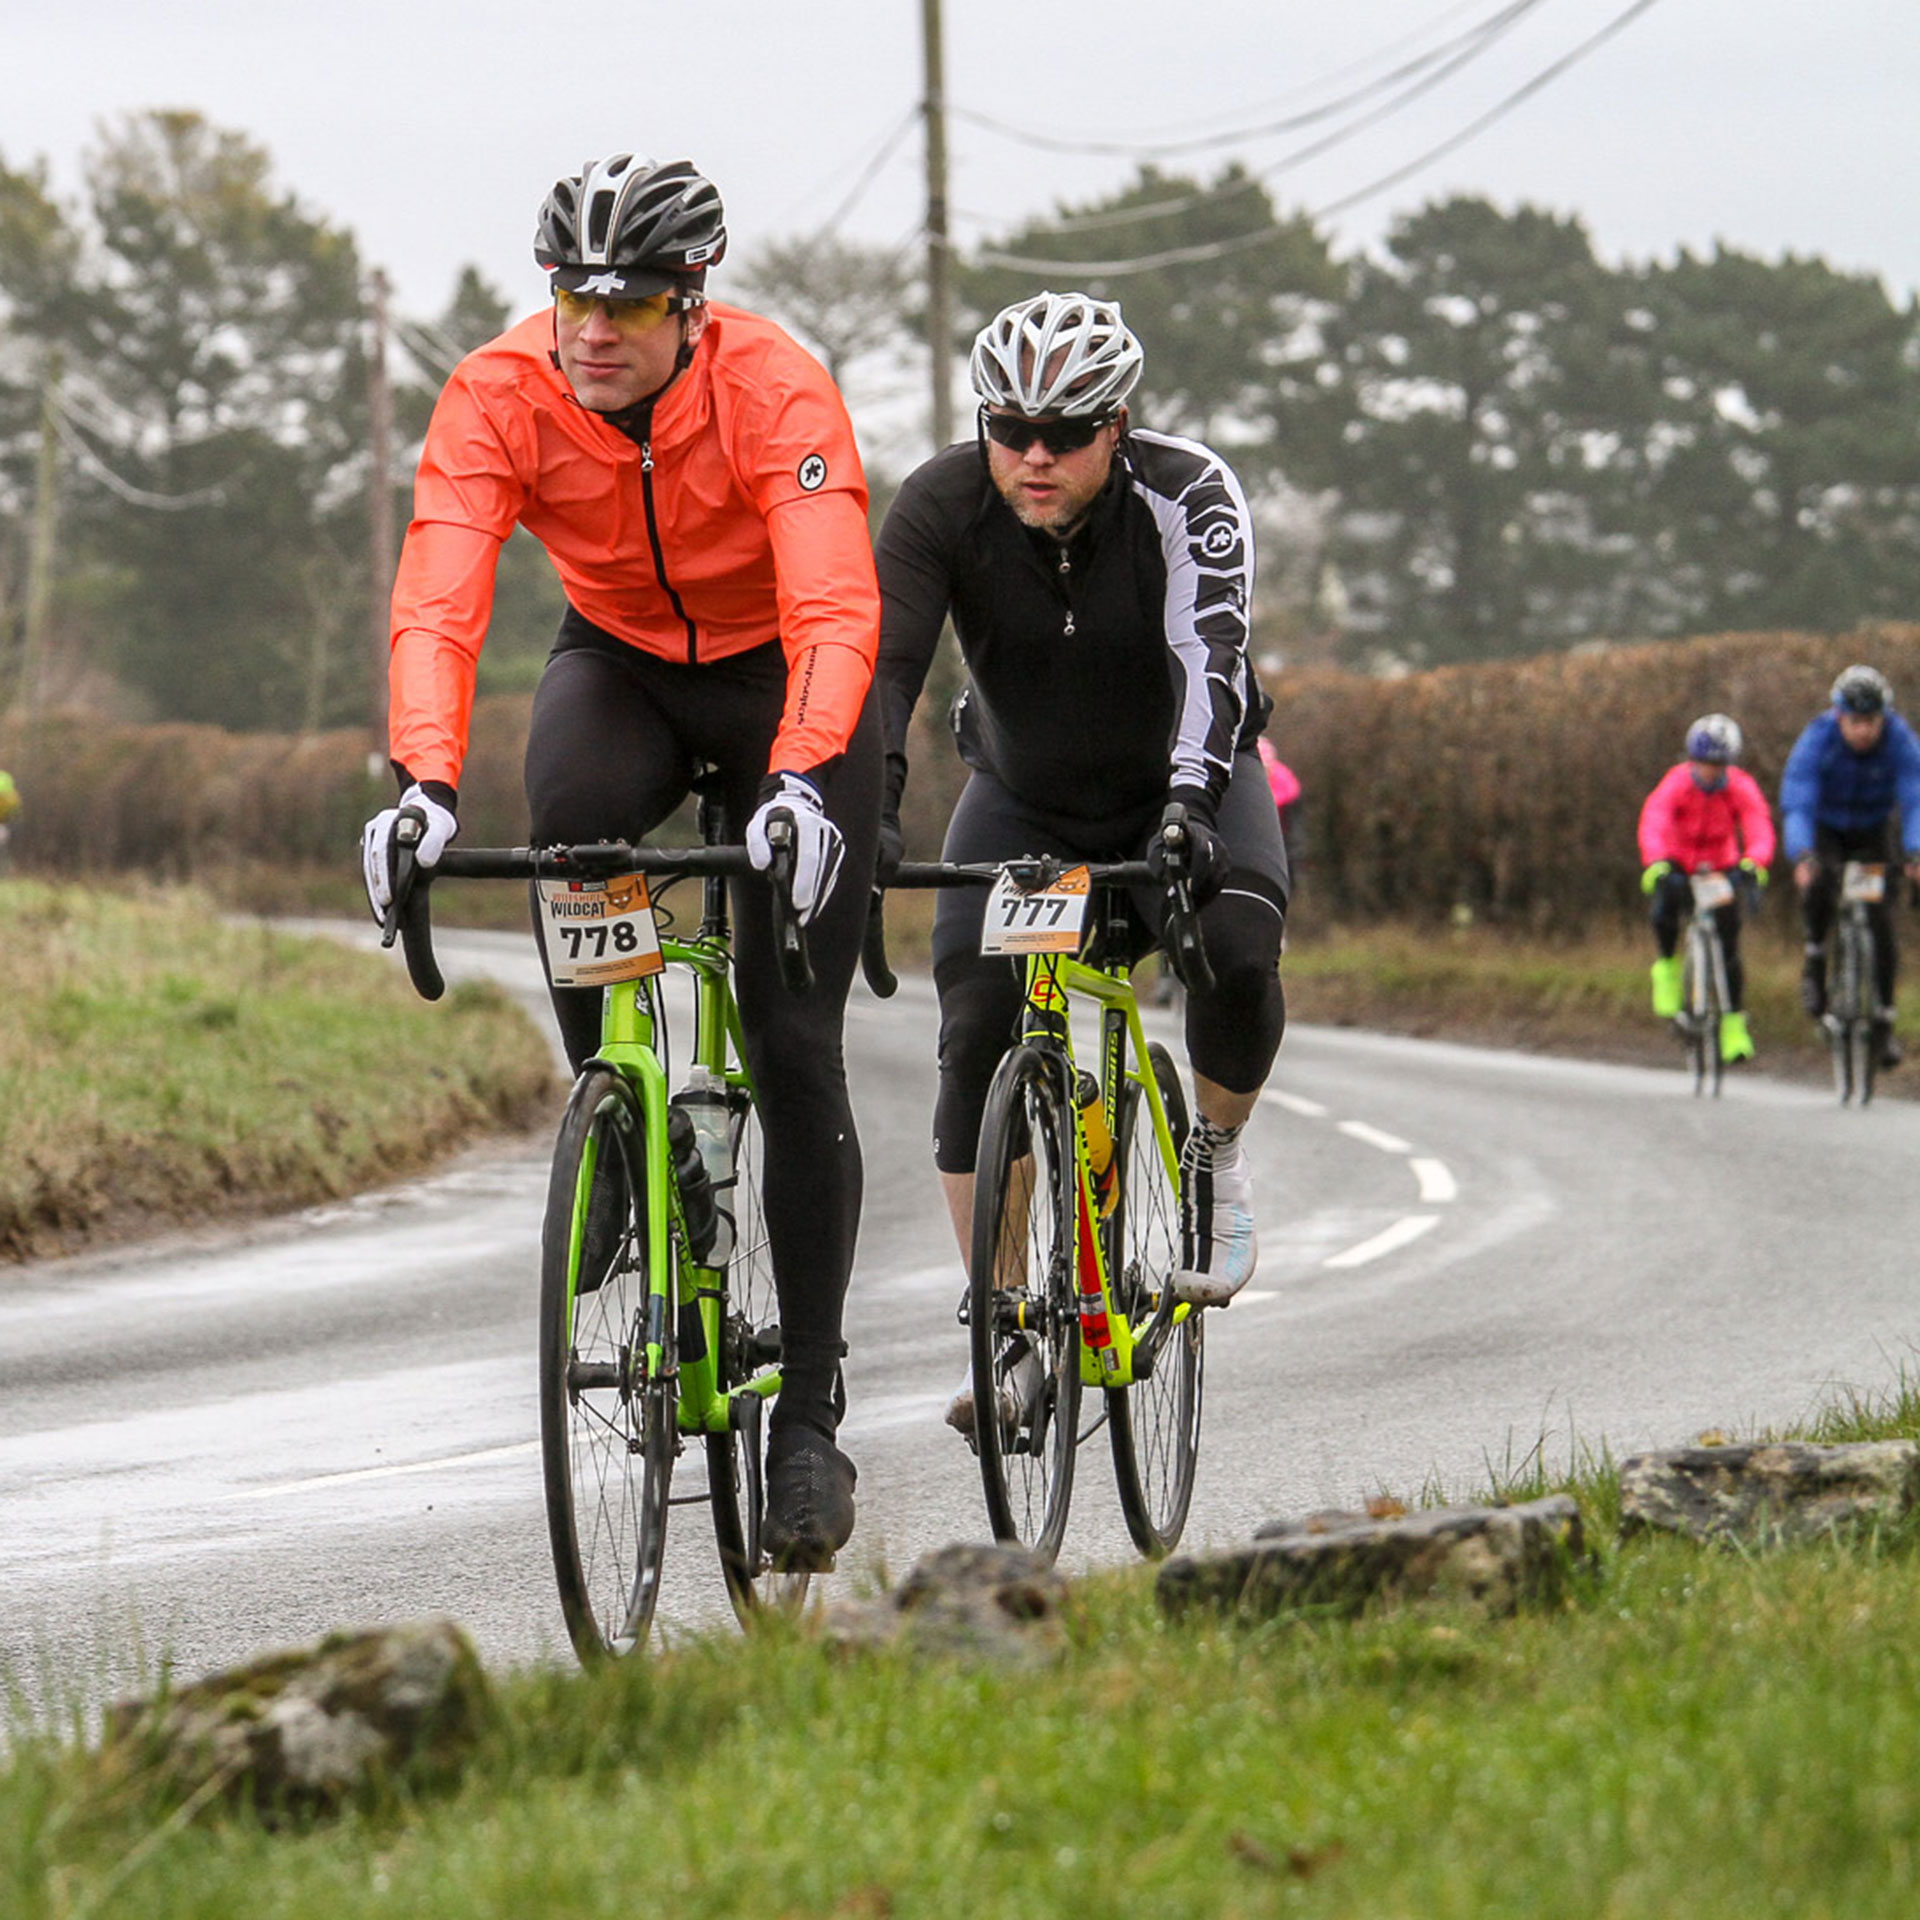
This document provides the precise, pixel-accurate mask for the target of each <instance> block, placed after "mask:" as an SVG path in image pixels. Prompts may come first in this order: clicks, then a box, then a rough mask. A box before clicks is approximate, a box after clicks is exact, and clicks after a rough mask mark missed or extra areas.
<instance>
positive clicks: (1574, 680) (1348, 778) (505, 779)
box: [0, 626, 1920, 935]
mask: <svg viewBox="0 0 1920 1920" xmlns="http://www.w3.org/2000/svg"><path fill="white" fill-rule="evenodd" d="M1862 659H1863V660H1870V661H1872V662H1873V663H1874V664H1876V665H1878V666H1879V667H1881V668H1882V669H1883V670H1884V671H1885V672H1886V673H1887V674H1888V675H1889V676H1890V677H1891V679H1892V681H1893V683H1894V690H1895V694H1896V696H1898V695H1899V694H1900V693H1902V692H1906V693H1908V694H1909V695H1910V696H1911V698H1912V700H1913V703H1914V705H1915V706H1916V708H1920V626H1884V627H1876V628H1872V629H1869V630H1867V631H1864V632H1860V633H1853V634H1846V635H1841V636H1837V637H1835V636H1823V635H1817V634H1804V633H1758V634H1725V635H1717V636H1712V637H1709V638H1705V639H1698V640H1689V641H1663V642H1658V643H1654V644H1651V645H1645V646H1630V647H1629V646H1616V647H1605V648H1597V647H1593V648H1585V649H1582V650H1580V651H1577V652H1574V653H1566V654H1548V655H1543V656H1540V657H1538V658H1535V659H1531V660H1522V661H1512V662H1499V663H1494V664H1486V665H1479V666H1463V667H1447V668H1441V669H1439V670H1437V671H1434V672H1430V673H1421V674H1411V675H1408V676H1407V677H1405V678H1404V679H1399V680H1377V679H1368V678H1362V677H1359V676H1356V675H1352V674H1342V673H1334V672H1311V673H1301V674H1288V675H1283V676H1282V677H1281V678H1280V679H1279V680H1278V681H1276V682H1275V683H1274V685H1273V688H1272V691H1273V693H1274V695H1275V702H1276V710H1275V714H1274V719H1273V724H1272V728H1271V733H1272V737H1273V739H1274V741H1275V743H1276V745H1278V747H1279V748H1280V751H1281V753H1282V754H1283V755H1284V757H1285V758H1286V759H1287V760H1288V762H1289V763H1290V764H1291V765H1292V766H1293V768H1294V770H1295V771H1296V772H1297V773H1298V774H1299V775H1300V779H1301V783H1302V787H1303V790H1304V792H1303V814H1304V824H1305V828H1306V833H1307V840H1308V846H1309V850H1310V851H1309V864H1308V867H1307V871H1306V874H1305V877H1304V884H1303V889H1302V907H1303V909H1307V908H1308V907H1309V903H1310V909H1311V912H1312V914H1313V916H1314V917H1315V918H1316V919H1320V920H1325V919H1328V918H1351V919H1359V920H1366V919H1376V918H1386V917H1400V918H1411V919H1415V920H1432V921H1438V920H1443V919H1446V918H1448V917H1449V916H1452V915H1454V914H1456V912H1457V911H1458V910H1460V909H1465V910H1467V911H1468V912H1470V913H1471V914H1473V915H1474V916H1475V917H1476V918H1478V919H1485V920H1491V921H1494V922H1496V923H1507V924H1513V925H1517V926H1521V927H1524V928H1525V929H1526V930H1528V931H1530V932H1533V933H1538V934H1548V935H1575V934H1578V933H1580V932H1582V931H1583V930H1584V929H1585V928H1586V927H1587V926H1588V925H1589V924H1591V923H1592V922H1594V921H1595V920H1597V919H1604V920H1616V919H1618V918H1619V917H1621V916H1622V915H1623V914H1626V913H1629V912H1631V913H1637V912H1638V911H1639V910H1640V898H1639V894H1638V891H1637V884H1636V883H1637V876H1638V873H1639V857H1638V853H1637V850H1636V848H1635V844H1634V825H1635V822H1636V820H1637V819H1638V817H1639V811H1640V804H1641V802H1642V800H1644V799H1645V797H1646V794H1647V790H1648V789H1649V788H1650V787H1651V786H1652V785H1653V783H1654V781H1655V780H1657V779H1658V778H1659V777H1660V775H1661V773H1663V772H1664V771H1665V770H1666V768H1668V767H1670V766H1671V765H1672V764H1673V763H1674V761H1675V760H1676V759H1677V758H1678V757H1679V755H1680V743H1681V736H1682V733H1683V731H1684V729H1685V727H1686V724H1687V722H1688V721H1689V720H1691V719H1692V718H1693V717H1694V716H1695V715H1696V714H1699V713H1704V712H1709V711H1713V710H1720V711H1724V712H1727V713H1731V714H1732V715H1733V716H1734V717H1735V718H1736V719H1737V720H1738V721H1739V722H1740V724H1741V726H1742V727H1743V728H1744V729H1745V731H1746V736H1747V751H1746V759H1745V764H1746V766H1747V768H1748V770H1749V771H1750V772H1752V773H1753V775H1754V776H1755V778H1756V779H1758V780H1759V782H1760V784H1761V786H1762V787H1763V788H1764V789H1765V790H1766V792H1767V794H1768V796H1769V797H1770V798H1772V797H1774V796H1775V795H1776V794H1777V793H1778V790H1779V782H1780V769H1781V766H1782V764H1783V763H1784V761H1785V759H1786V755H1787V752H1788V750H1789V748H1791V746H1792V744H1793V742H1794V739H1795V738H1796V737H1797V735H1798V734H1799V732H1800V729H1801V728H1802V727H1803V726H1804V725H1805V724H1806V722H1807V720H1808V719H1809V718H1810V717H1811V716H1812V715H1813V714H1814V713H1815V712H1816V711H1817V710H1818V709H1819V707H1820V706H1821V705H1822V704H1823V703H1824V701H1825V698H1826V690H1827V688H1828V686H1829V685H1830V684H1831V682H1832V680H1833V677H1834V675H1835V674H1836V673H1838V672H1839V670H1840V669H1841V668H1842V667H1844V666H1846V665H1847V664H1848V663H1849V662H1850V661H1853V660H1862ZM530 707H531V701H530V698H529V697H528V696H526V695H501V696H496V697H493V698H490V699H485V700H481V701H480V702H478V703H477V705H476V707H475V709H474V721H473V739H472V749H471V752H470V755H469V758H468V762H467V768H466V772H465V775H464V778H463V780H462V783H461V804H460V814H461V824H462V832H463V837H465V838H466V839H468V840H469V841H470V842H472V843H474V844H476V845H477V844H513V843H516V842H518V841H520V840H522V839H524V838H525V835H526V830H527V821H526V805H525V800H524V797H523V795H522V792H521V785H520V763H521V755H522V751H523V746H524V742H525V738H526V726H527V717H528V713H529V710H530ZM915 733H916V738H915V742H914V753H913V779H912V785H911V786H910V788H909V790H908V796H907V808H906V821H905V825H906V829H907V840H908V850H909V852H910V853H912V854H914V855H915V856H917V857H931V856H932V855H934V854H935V853H936V852H937V851H938V846H939V839H940V832H941V828H942V826H943V825H944V822H945V819H946V814H947V812H948V810H949V809H950V807H951V805H952V800H953V797H954V795H955V793H956V792H957V790H958V787H959V784H960V781H961V778H962V776H963V769H961V768H960V766H959V764H958V761H957V758H956V756H955V755H954V752H953V747H952V742H951V739H950V738H949V737H948V736H947V732H946V726H945V705H944V702H943V701H934V700H931V699H929V700H926V701H923V703H922V707H921V711H920V713H919V714H918V715H917V716H916V723H915ZM0 766H5V767H7V768H8V769H9V770H10V771H11V772H12V773H13V774H14V776H15V779H16V780H17V782H18V783H19V787H20V791H21V795H22V799H23V802H24V805H23V808H22V811H21V813H20V815H19V817H18V819H17V820H16V821H15V823H14V843H13V844H14V847H15V850H16V852H17V853H18V855H19V857H20V859H21V862H22V864H23V865H27V866H31V867H34V868H36V869H40V870H42V871H48V870H67V871H71V870H88V869H95V870H98V869H108V870H117V869H125V868H137V869H142V870H144V871H147V872H150V873H154V874H158V875H164V876H169V877H183V878H184V877H188V876H192V875H196V874H204V873H207V872H209V871H215V870H218V869H219V868H221V867H222V866H224V865H227V864H229V863H230V862H231V861H232V860H233V859H234V858H235V856H236V853H237V854H239V855H240V857H243V858H250V859H257V858H259V857H261V856H265V857H268V858H271V859H274V860H278V861H284V862H286V863H288V864H289V865H293V866H298V867H303V868H312V867H315V866H324V867H337V868H338V869H339V870H340V871H341V872H343V873H350V872H352V871H353V869H354V867H355V865H356V849H357V842H358V835H359V828H360V823H361V822H362V821H363V820H364V819H365V818H366V816H367V813H368V812H369V811H370V810H371V808H372V807H373V806H375V805H377V804H381V803H382V802H384V801H385V800H386V799H387V798H388V797H389V796H390V795H391V793H392V782H391V780H390V779H389V778H387V777H386V776H385V775H384V774H382V775H381V776H380V777H379V778H378V779H377V780H376V779H374V778H372V777H370V776H369V774H368V771H367V766H366V740H365V736H364V735H363V734H361V733H358V732H356V731H343V732H338V733H328V734H320V735H314V736H306V737H294V736H278V735H269V734H227V733H222V732H220V731H219V730H217V729H215V728H211V727H189V726H160V727H106V726H100V725H96V724H93V723H90V722H88V721H86V720H84V719H79V718H73V717H68V716H61V717H58V718H54V719H48V720H44V721H40V722H37V723H34V724H30V725H29V724H25V723H21V722H19V721H12V722H8V723H6V724H4V725H0Z"/></svg>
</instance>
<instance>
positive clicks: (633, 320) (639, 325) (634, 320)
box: [553, 287, 693, 333]
mask: <svg viewBox="0 0 1920 1920" xmlns="http://www.w3.org/2000/svg"><path fill="white" fill-rule="evenodd" d="M553 304H554V309H555V311H556V312H558V313H559V315H560V317H561V318H562V319H563V320H566V321H567V322H568V323H569V324H571V325H573V326H582V325H584V324H585V323H586V322H587V321H588V320H589V319H591V318H592V317H593V310H594V308H595V307H599V308H601V309H602V310H603V311H604V312H605V314H606V316H607V318H608V319H609V320H611V321H612V322H613V324H614V325H615V326H616V327H618V328H619V329H620V331H621V332H622V333H651V332H652V331H653V330H654V328H655V327H657V326H658V325H659V324H660V323H661V321H663V320H664V319H665V318H666V317H667V315H668V314H670V313H679V312H681V311H683V310H684V309H685V308H687V307H689V306H691V305H692V304H693V303H692V302H691V301H690V300H687V299H684V298H680V297H676V296H675V295H673V294H671V293H665V292H662V293H650V294H648V295H647V297H646V298H645V299H644V300H616V299H614V298H613V297H612V295H611V294H605V293H569V292H568V291H567V290H566V288H564V287H555V288H554V290H553Z"/></svg>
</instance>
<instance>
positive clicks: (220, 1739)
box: [99, 1618, 492, 1818]
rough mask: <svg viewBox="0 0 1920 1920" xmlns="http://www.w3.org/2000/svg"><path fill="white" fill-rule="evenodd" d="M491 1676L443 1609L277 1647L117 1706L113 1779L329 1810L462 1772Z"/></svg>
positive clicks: (294, 1809) (268, 1807) (266, 1805)
mask: <svg viewBox="0 0 1920 1920" xmlns="http://www.w3.org/2000/svg"><path fill="white" fill-rule="evenodd" d="M491 1705H492V1694H491V1689H490V1686H489V1683H488V1680H487V1676H486V1673H485V1671H484V1670H483V1669H482V1667H481V1665H480V1658H479V1655H478V1654H477V1653H476V1652H475V1651H474V1646H473V1642H472V1641H471V1640H470V1639H469V1638H468V1637H467V1635H466V1633H465V1632H464V1631H463V1630H462V1629H461V1628H460V1627H459V1626H458V1625H456V1624H455V1623H454V1622H453V1621H452V1620H448V1619H445V1618H434V1619H428V1620H420V1621H413V1622H409V1623H406V1624H403V1625H400V1626H394V1627H382V1628H377V1629H373V1630H370V1631H367V1632H361V1633H336V1634H330V1635H329V1636H328V1637H327V1638H326V1639H324V1640H322V1641H320V1642H319V1643H318V1644H317V1645H315V1646H311V1647H295V1648H289V1649H287V1650H285V1651H282V1652H278V1653H271V1654H267V1655H265V1656H263V1657H262V1658H261V1659H258V1660H255V1661H252V1662H250V1663H249V1664H248V1665H246V1666H243V1667H236V1668H233V1669H232V1670H230V1671H228V1672H225V1673H216V1674H213V1675H210V1676H209V1677H208V1678H206V1679H204V1680H197V1681H195V1682H194V1683H193V1684H192V1685H191V1686H187V1687H181V1688H179V1689H177V1690H169V1691H163V1692H161V1693H159V1694H156V1695H155V1696H154V1697H153V1698H151V1699H146V1700H123V1701H120V1702H118V1703H116V1704H115V1705H114V1706H112V1707H111V1708H109V1709H108V1712H107V1719H106V1728H105V1737H104V1739H103V1742H102V1745H101V1751H100V1756H99V1758H100V1765H101V1769H102V1772H103V1775H104V1777H105V1779H106V1780H107V1781H108V1782H109V1783H120V1782H124V1783H127V1784H133V1783H135V1782H138V1781H140V1780H142V1779H144V1780H146V1781H148V1782H150V1783H151V1784H152V1785H153V1786H154V1787H155V1788H156V1789H157V1790H158V1791H160V1792H161V1793H163V1794H164V1795H166V1796H167V1797H168V1798H176V1799H194V1798H198V1799H201V1800H205V1801H211V1800H214V1799H217V1798H218V1799H226V1800H228V1801H232V1802H235V1803H237V1804H242V1805H248V1806H251V1807H253V1808H255V1809H256V1810H258V1811H259V1812H260V1813H261V1814H263V1815H265V1816H267V1817H269V1818H272V1817H274V1816H275V1815H278V1814H282V1813H301V1814H310V1813H324V1812H330V1811H332V1810H333V1809H335V1808H337V1807H340V1806H342V1805H345V1804H346V1803H348V1802H349V1801H353V1800H357V1799H359V1798H361V1797H362V1796H363V1795H364V1794H366V1793H367V1792H369V1791H370V1790H375V1789H377V1788H379V1787H380V1786H382V1785H385V1784H387V1783H390V1782H393V1781H396V1780H406V1781H408V1782H409V1783H412V1784H416V1785H418V1784H426V1783H429V1782H435V1781H445V1780H448V1779H451V1778H452V1777H454V1776H456V1775H457V1774H458V1773H459V1771H460V1768H461V1767H462V1765H463V1764H464V1763H465V1761H466V1759H467V1757H468V1755H469V1754H470V1753H471V1751H472V1749H473V1746H474V1744H475V1742H476V1740H477V1738H478V1736H479V1734H480V1731H481V1729H482V1728H483V1727H484V1726H485V1724H486V1722H487V1720H488V1718H489V1715H490V1712H491Z"/></svg>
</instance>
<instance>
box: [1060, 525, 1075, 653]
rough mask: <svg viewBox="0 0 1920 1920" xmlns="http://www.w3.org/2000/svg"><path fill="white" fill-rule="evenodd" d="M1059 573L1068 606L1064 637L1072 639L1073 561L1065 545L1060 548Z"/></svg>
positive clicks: (1064, 598) (1061, 591)
mask: <svg viewBox="0 0 1920 1920" xmlns="http://www.w3.org/2000/svg"><path fill="white" fill-rule="evenodd" d="M1059 574H1060V598H1061V599H1062V600H1064V601H1065V602H1066V606H1067V626H1066V632H1065V633H1064V634H1063V635H1062V638H1063V639H1067V640H1071V639H1072V638H1073V562H1072V560H1071V559H1069V558H1068V556H1067V550H1066V548H1065V547H1062V548H1061V549H1060V566H1059Z"/></svg>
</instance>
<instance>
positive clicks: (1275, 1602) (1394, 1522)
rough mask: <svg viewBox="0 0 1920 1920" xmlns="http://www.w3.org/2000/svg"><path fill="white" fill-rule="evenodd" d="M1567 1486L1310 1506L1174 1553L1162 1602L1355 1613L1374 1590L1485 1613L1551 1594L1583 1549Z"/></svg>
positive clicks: (1379, 1595) (1177, 1606) (1557, 1593)
mask: <svg viewBox="0 0 1920 1920" xmlns="http://www.w3.org/2000/svg"><path fill="white" fill-rule="evenodd" d="M1584 1551H1585V1538H1584V1535H1583V1533H1582V1531H1581V1525H1580V1509H1579V1507H1578V1506H1576V1505H1575V1504H1574V1502H1573V1501H1572V1500H1571V1499H1569V1498H1568V1497H1567V1496H1566V1495H1565V1494H1553V1495H1550V1496H1549V1497H1547V1498H1545V1499H1541V1500H1529V1501H1526V1502H1525V1503H1524V1504H1521V1505H1516V1506H1510V1507H1435V1508H1432V1509H1429V1510H1428V1511H1425V1512H1420V1513H1405V1512H1396V1511H1392V1510H1388V1511H1386V1512H1384V1513H1317V1514H1314V1515H1312V1516H1310V1517H1309V1518H1307V1519H1304V1520H1277V1521H1273V1522H1270V1523H1269V1524H1268V1525H1266V1526H1264V1527H1262V1528H1260V1529H1259V1531H1258V1532H1257V1533H1256V1534H1255V1535H1254V1537H1253V1544H1252V1545H1251V1546H1246V1547H1239V1548H1234V1549H1230V1550H1227V1551H1224V1552H1218V1553H1207V1554H1194V1555H1183V1556H1181V1557H1179V1558H1177V1559H1173V1560H1169V1561H1168V1562H1167V1564H1166V1565H1165V1566H1164V1567H1162V1568H1161V1569H1160V1575H1159V1579H1158V1581H1157V1582H1156V1585H1155V1592H1156V1595H1157V1597H1158V1599H1159V1602H1160V1606H1161V1609H1162V1611H1163V1612H1165V1613H1168V1614H1170V1615H1173V1616H1175V1617H1178V1616H1179V1615H1181V1614H1183V1613H1186V1612H1188V1611H1190V1610H1192V1609H1194V1608H1199V1607H1204V1608H1211V1609H1215V1610H1232V1611H1237V1612H1243V1613H1251V1614H1258V1615H1267V1614H1276V1613H1285V1612H1291V1611H1293V1610H1295V1609H1299V1608H1312V1609H1315V1610H1321V1609H1330V1610H1332V1611H1334V1612H1337V1613H1343V1614H1356V1613H1359V1612H1360V1611H1361V1610H1362V1609H1363V1608H1365V1607H1366V1606H1367V1605H1368V1604H1369V1603H1370V1602H1372V1601H1375V1600H1403V1599H1426V1598H1435V1599H1447V1600H1455V1601H1466V1602H1468V1603H1470V1604H1472V1605H1474V1606H1476V1607H1479V1608H1481V1609H1483V1610H1484V1611H1485V1612H1487V1613H1491V1614H1508V1613H1513V1612H1515V1611H1517V1610H1518V1609H1519V1608H1520V1607H1522V1606H1529V1605H1542V1604H1552V1603H1554V1602H1557V1601H1558V1600H1560V1599H1561V1598H1562V1597H1563V1596H1564V1594H1565V1592H1566V1587H1567V1577H1568V1575H1569V1573H1570V1572H1571V1571H1572V1569H1573V1568H1574V1566H1575V1565H1576V1564H1577V1563H1578V1562H1579V1561H1580V1560H1581V1559H1582V1558H1583V1555H1584Z"/></svg>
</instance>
